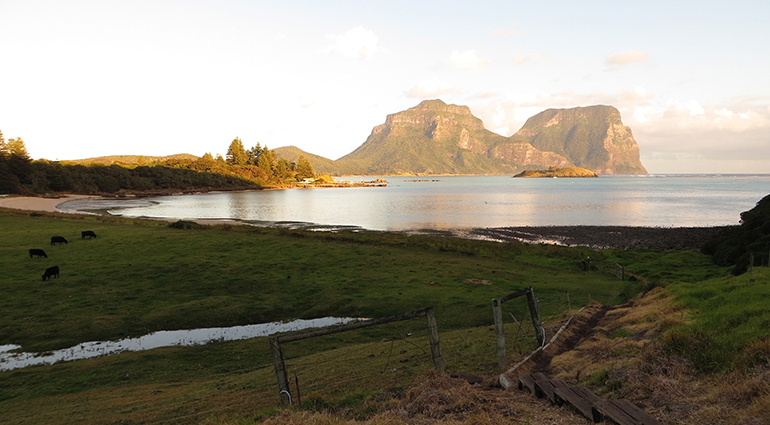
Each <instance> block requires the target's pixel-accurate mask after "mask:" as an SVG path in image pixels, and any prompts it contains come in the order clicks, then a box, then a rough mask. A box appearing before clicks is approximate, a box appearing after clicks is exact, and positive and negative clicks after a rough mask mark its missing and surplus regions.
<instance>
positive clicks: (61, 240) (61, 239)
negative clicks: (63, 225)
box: [51, 236, 67, 245]
mask: <svg viewBox="0 0 770 425" xmlns="http://www.w3.org/2000/svg"><path fill="white" fill-rule="evenodd" d="M57 243H67V240H66V239H64V237H63V236H51V245H56V244H57Z"/></svg>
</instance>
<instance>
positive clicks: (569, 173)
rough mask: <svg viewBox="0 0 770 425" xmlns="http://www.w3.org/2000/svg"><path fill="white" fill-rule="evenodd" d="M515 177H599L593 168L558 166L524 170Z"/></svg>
mask: <svg viewBox="0 0 770 425" xmlns="http://www.w3.org/2000/svg"><path fill="white" fill-rule="evenodd" d="M513 177H573V178H574V177H599V175H598V174H596V173H594V172H593V171H591V170H586V169H585V168H580V167H566V168H556V167H551V168H549V169H547V170H524V171H522V172H521V173H519V174H516V175H515V176H513Z"/></svg>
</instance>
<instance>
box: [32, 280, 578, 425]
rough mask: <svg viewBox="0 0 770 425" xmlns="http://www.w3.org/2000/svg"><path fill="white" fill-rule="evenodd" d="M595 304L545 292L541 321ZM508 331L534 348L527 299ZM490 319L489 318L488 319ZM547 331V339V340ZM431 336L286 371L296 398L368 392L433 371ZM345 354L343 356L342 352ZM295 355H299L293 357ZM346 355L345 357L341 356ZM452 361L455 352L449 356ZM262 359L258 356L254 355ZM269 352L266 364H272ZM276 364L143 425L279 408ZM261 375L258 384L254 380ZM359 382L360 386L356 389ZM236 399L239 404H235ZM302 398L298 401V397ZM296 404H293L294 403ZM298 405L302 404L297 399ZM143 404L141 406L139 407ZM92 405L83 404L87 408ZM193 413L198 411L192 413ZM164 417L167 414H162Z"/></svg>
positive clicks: (178, 400) (328, 356)
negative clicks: (230, 392)
mask: <svg viewBox="0 0 770 425" xmlns="http://www.w3.org/2000/svg"><path fill="white" fill-rule="evenodd" d="M590 301H591V295H590V292H588V291H585V292H584V293H583V292H582V291H580V292H579V293H577V294H576V293H570V292H567V291H552V292H543V293H541V294H540V295H539V303H540V311H544V312H547V315H545V316H542V317H541V319H542V321H543V323H546V324H553V323H556V322H559V320H560V319H562V318H563V317H565V313H570V312H572V311H575V310H576V308H579V307H580V306H582V305H585V304H587V303H588V302H590ZM504 314H505V330H506V333H507V335H508V341H509V347H511V348H512V349H513V350H514V351H516V352H518V353H519V354H522V353H524V352H527V351H531V349H532V348H533V347H534V346H536V339H535V332H534V329H533V328H532V323H531V321H530V313H529V309H528V307H527V303H526V300H525V299H524V298H519V299H516V300H511V301H509V302H507V303H506V304H505V313H504ZM490 319H491V315H490ZM549 328H550V327H546V328H545V331H546V339H550V338H551V337H552V335H548V332H549V331H548V329H549ZM427 339H428V338H427V336H420V337H407V336H404V335H399V336H394V337H391V338H386V339H381V340H379V341H369V342H361V341H358V342H357V341H355V338H352V339H351V341H348V342H347V343H346V344H344V345H343V346H342V347H339V350H334V351H333V352H322V353H317V354H307V353H306V352H303V350H296V351H293V350H289V351H288V352H286V353H284V354H287V355H286V357H285V362H286V370H287V371H289V372H290V374H291V375H292V378H293V379H292V381H293V382H292V384H293V387H294V388H293V391H292V392H293V393H294V394H296V395H297V396H299V395H300V394H301V395H302V398H305V399H308V397H313V396H317V393H318V392H322V393H330V392H331V393H334V392H339V391H343V390H346V391H347V390H349V389H350V388H351V387H353V388H355V387H360V388H365V387H367V385H369V386H370V384H371V382H372V381H374V380H382V378H383V377H385V376H389V377H391V378H389V379H391V380H392V381H395V380H397V379H398V378H399V377H403V376H404V375H403V374H410V376H411V375H415V374H416V373H417V372H418V371H420V370H424V369H426V368H429V367H431V366H432V358H431V353H430V350H429V349H428V342H427ZM340 350H341V351H340ZM292 353H295V354H292ZM341 355H342V357H341ZM445 355H448V356H451V355H452V353H445ZM256 357H257V358H259V356H256ZM494 357H495V352H494V351H493V350H490V352H489V359H490V360H492V359H494ZM269 358H270V355H269V348H268V347H265V353H264V359H269ZM274 372H275V370H274V363H273V362H269V361H265V360H263V361H261V362H259V363H258V364H248V365H246V363H244V366H243V367H239V368H229V369H227V370H226V371H223V372H218V373H211V372H207V376H206V378H205V380H204V381H203V382H202V383H201V382H198V383H197V384H198V385H207V384H213V383H217V384H218V385H219V386H221V387H228V386H242V385H244V382H246V381H248V382H249V383H248V391H244V394H243V396H241V397H246V398H247V400H243V401H240V402H238V401H236V400H237V399H238V397H231V399H230V401H229V402H228V403H226V404H219V401H221V398H222V397H220V395H219V394H216V393H214V394H211V395H207V396H205V398H201V396H200V393H198V394H191V393H185V392H182V393H180V394H176V395H169V396H168V397H170V398H171V399H170V401H169V403H168V404H163V405H161V406H154V407H153V409H155V410H156V412H161V411H162V412H168V413H167V414H171V412H177V413H180V414H179V415H177V416H173V417H167V418H163V419H158V420H154V421H153V420H148V421H144V422H145V423H151V424H168V423H182V422H188V421H190V420H191V419H192V418H198V417H204V416H207V415H226V414H230V413H233V412H246V411H252V412H253V411H255V410H259V409H260V408H262V409H264V406H265V404H266V403H267V404H274V405H275V404H278V402H279V397H278V385H277V383H276V381H275V374H274ZM255 374H259V375H260V376H261V379H260V380H259V381H258V380H257V379H256V378H255V377H254V376H253V375H255ZM355 382H359V383H361V385H358V386H357V385H352V386H351V383H355ZM233 398H234V399H235V400H233ZM298 398H299V397H298ZM293 401H294V400H293ZM296 401H301V399H297V400H296ZM139 404H141V403H139ZM88 405H89V401H88V400H86V401H85V406H86V408H88V407H87V406H88ZM201 406H212V407H211V408H209V409H204V410H198V409H200V407H201ZM83 407H84V402H82V401H75V402H73V403H65V404H62V405H58V406H56V407H54V408H53V409H46V410H47V413H48V414H51V415H61V416H63V417H68V416H69V414H71V413H72V412H75V411H78V410H82V409H83ZM147 408H148V407H147V406H143V407H139V406H134V407H132V406H130V405H127V406H126V409H125V410H129V411H130V410H138V411H141V410H142V409H147ZM193 410H194V411H193ZM161 415H163V414H161Z"/></svg>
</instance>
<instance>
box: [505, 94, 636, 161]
mask: <svg viewBox="0 0 770 425" xmlns="http://www.w3.org/2000/svg"><path fill="white" fill-rule="evenodd" d="M509 142H510V143H514V144H516V143H523V144H529V145H531V146H533V147H535V148H537V149H539V150H541V151H545V152H552V153H555V154H558V155H561V156H563V157H565V158H567V159H569V161H570V162H572V164H574V165H575V166H578V167H582V168H587V169H589V170H591V171H594V172H596V173H599V174H647V170H646V169H645V168H644V166H643V165H642V162H641V161H640V159H639V145H637V143H636V140H634V136H633V134H631V129H630V128H628V127H626V126H624V125H623V122H622V121H621V119H620V112H619V111H618V110H617V109H615V108H614V107H612V106H605V105H596V106H587V107H580V108H571V109H548V110H545V111H543V112H541V113H539V114H537V115H535V116H533V117H531V118H530V119H528V120H527V122H526V123H525V124H524V127H522V128H521V129H520V130H519V131H517V132H516V134H514V135H513V136H511V137H510V139H509Z"/></svg>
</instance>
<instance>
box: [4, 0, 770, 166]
mask: <svg viewBox="0 0 770 425" xmlns="http://www.w3.org/2000/svg"><path fill="white" fill-rule="evenodd" d="M768 18H770V2H768V1H767V0H758V1H741V0H738V1H733V2H724V1H677V0H667V1H657V0H651V1H574V0H572V1H561V0H552V1H550V2H546V3H544V2H542V1H515V0H504V1H487V0H476V1H451V0H443V1H420V0H411V1H403V0H389V1H376V0H373V1H365V2H362V1H357V0H351V1H346V0H325V1H309V0H308V1H291V0H287V1H275V0H271V1H259V0H253V1H246V0H243V1H235V0H217V1H208V0H188V1H166V0H152V1H145V0H130V1H128V0H124V1H114V0H95V1H87V0H82V1H81V0H53V1H49V0H18V1H17V0H0V63H1V64H2V65H0V131H2V133H3V135H4V136H5V138H6V139H10V138H16V137H21V138H22V139H23V140H24V142H25V145H26V147H27V150H28V151H29V153H30V156H31V157H32V158H34V159H41V158H45V159H49V160H66V159H81V158H90V157H96V156H105V155H149V156H164V155H172V154H177V153H189V154H193V155H198V156H202V155H203V154H204V153H207V152H209V153H212V154H214V155H216V154H218V153H219V154H222V155H224V154H225V153H226V151H227V148H228V146H229V145H230V143H231V142H232V140H233V139H234V138H236V137H239V138H240V139H241V140H242V141H243V144H244V146H245V147H246V148H249V147H252V146H254V145H256V144H257V143H259V144H261V145H262V146H268V147H269V148H277V147H281V146H297V147H299V148H300V149H302V150H304V151H306V152H310V153H313V154H316V155H321V156H324V157H327V158H330V159H337V158H339V157H342V156H344V155H345V154H348V153H350V152H352V151H353V150H355V149H356V148H357V147H359V146H360V145H361V144H362V143H363V142H364V141H366V138H367V137H368V136H369V134H370V133H371V131H372V129H373V128H374V127H375V126H377V125H380V124H383V123H384V122H385V119H386V117H387V115H388V114H393V113H397V112H399V111H403V110H406V109H408V108H411V107H414V106H416V105H417V104H419V103H420V102H421V101H423V100H426V99H441V100H443V101H444V102H446V103H450V104H457V105H466V106H468V107H470V109H471V111H472V112H473V114H474V115H475V116H477V117H479V118H480V119H481V120H482V121H483V122H484V125H485V127H486V128H487V129H489V130H491V131H494V132H496V133H499V134H501V135H503V136H510V135H512V134H513V133H515V132H516V131H517V130H519V128H521V126H522V125H524V122H525V121H526V120H527V118H529V117H531V116H533V115H535V114H537V113H539V112H542V111H544V110H546V109H549V108H572V107H577V106H588V105H597V104H603V105H612V106H615V107H616V108H618V109H619V110H620V112H621V116H622V119H623V123H624V124H625V125H627V126H629V127H630V128H631V130H632V132H633V134H634V137H635V139H636V141H637V142H638V144H639V148H640V152H641V160H642V163H643V164H644V165H645V166H646V168H647V170H648V171H649V172H650V173H653V174H668V173H770V54H769V53H768V52H770V49H768V46H767V43H768V42H770V25H768V24H767V21H768Z"/></svg>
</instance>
